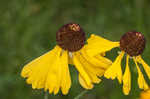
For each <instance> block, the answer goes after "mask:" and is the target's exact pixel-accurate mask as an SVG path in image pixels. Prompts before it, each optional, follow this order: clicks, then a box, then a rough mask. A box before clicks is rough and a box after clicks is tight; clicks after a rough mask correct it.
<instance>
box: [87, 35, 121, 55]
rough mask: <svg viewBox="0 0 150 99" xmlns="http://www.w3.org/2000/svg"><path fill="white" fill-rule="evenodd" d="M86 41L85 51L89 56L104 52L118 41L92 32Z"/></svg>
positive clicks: (117, 43)
mask: <svg viewBox="0 0 150 99" xmlns="http://www.w3.org/2000/svg"><path fill="white" fill-rule="evenodd" d="M87 42H88V46H87V53H88V54H89V55H90V56H95V55H97V54H100V53H104V52H106V51H109V50H111V49H112V48H115V47H118V46H119V42H112V41H109V40H106V39H104V38H102V37H100V36H97V35H94V34H92V35H91V37H90V38H89V39H88V40H87Z"/></svg>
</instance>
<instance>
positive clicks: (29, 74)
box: [21, 23, 112, 95]
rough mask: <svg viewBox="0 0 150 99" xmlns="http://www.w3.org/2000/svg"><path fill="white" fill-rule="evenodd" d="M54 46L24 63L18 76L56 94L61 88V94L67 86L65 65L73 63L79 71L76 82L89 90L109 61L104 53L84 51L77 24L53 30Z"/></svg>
mask: <svg viewBox="0 0 150 99" xmlns="http://www.w3.org/2000/svg"><path fill="white" fill-rule="evenodd" d="M56 41H57V45H56V46H55V47H54V49H52V50H51V51H49V52H47V53H46V54H44V55H42V56H40V57H39V58H37V59H35V60H33V61H31V62H30V63H29V64H27V65H25V66H24V68H23V70H22V72H21V76H22V77H24V78H27V83H28V84H32V88H33V89H44V90H45V91H47V90H49V93H54V94H57V93H58V92H59V90H60V89H61V91H62V93H63V94H64V95H65V94H67V93H68V91H69V89H70V87H71V78H70V72H69V67H68V64H73V65H74V66H75V68H76V69H77V70H78V72H79V82H80V84H81V85H82V87H84V88H85V89H92V88H93V84H94V83H99V82H100V81H101V80H100V79H99V77H100V76H102V75H103V74H104V71H105V70H106V69H107V67H108V66H109V65H111V64H112V62H111V61H110V60H108V59H107V58H105V57H103V54H104V53H101V55H97V56H95V57H90V56H88V55H87V53H86V48H87V46H88V45H86V44H85V41H86V38H85V33H84V31H83V30H82V28H81V27H80V26H79V24H75V23H70V24H66V25H64V26H62V27H61V28H60V29H59V31H58V32H57V33H56Z"/></svg>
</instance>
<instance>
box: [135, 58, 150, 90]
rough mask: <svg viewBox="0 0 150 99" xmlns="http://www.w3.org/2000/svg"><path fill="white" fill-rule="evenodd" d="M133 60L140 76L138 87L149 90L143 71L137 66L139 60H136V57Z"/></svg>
mask: <svg viewBox="0 0 150 99" xmlns="http://www.w3.org/2000/svg"><path fill="white" fill-rule="evenodd" d="M133 59H134V62H135V64H136V68H137V71H138V75H139V76H138V85H139V88H140V89H144V90H147V89H148V85H147V83H146V81H145V79H144V76H143V74H142V72H141V70H140V68H139V66H138V64H137V60H136V58H135V57H134V58H133Z"/></svg>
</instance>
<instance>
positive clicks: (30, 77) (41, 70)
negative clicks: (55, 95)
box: [21, 46, 61, 89]
mask: <svg viewBox="0 0 150 99" xmlns="http://www.w3.org/2000/svg"><path fill="white" fill-rule="evenodd" d="M60 52H61V49H60V48H59V47H58V46H56V47H55V48H54V49H53V50H52V51H49V52H48V53H46V54H44V55H42V56H40V57H39V58H37V59H35V60H33V61H31V62H30V63H29V64H27V65H25V66H24V68H23V70H22V72H21V76H22V77H24V78H27V83H28V84H32V87H33V89H35V88H37V89H41V88H44V86H45V79H46V77H47V74H48V71H49V69H50V67H51V64H53V60H54V59H53V57H55V56H57V54H59V53H60Z"/></svg>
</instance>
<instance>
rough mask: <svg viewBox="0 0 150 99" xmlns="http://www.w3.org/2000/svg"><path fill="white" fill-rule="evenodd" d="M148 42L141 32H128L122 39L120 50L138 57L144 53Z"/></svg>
mask: <svg viewBox="0 0 150 99" xmlns="http://www.w3.org/2000/svg"><path fill="white" fill-rule="evenodd" d="M145 44H146V40H145V37H144V35H143V34H141V32H135V31H133V32H127V33H125V34H124V35H123V36H122V37H121V39H120V49H121V50H123V51H125V52H126V53H127V54H129V55H130V56H138V55H140V54H142V53H143V51H144V48H145Z"/></svg>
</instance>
